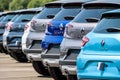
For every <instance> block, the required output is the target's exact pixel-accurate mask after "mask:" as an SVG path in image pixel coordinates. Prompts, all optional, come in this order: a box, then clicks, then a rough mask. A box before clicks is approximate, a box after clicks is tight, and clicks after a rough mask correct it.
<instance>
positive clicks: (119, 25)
mask: <svg viewBox="0 0 120 80" xmlns="http://www.w3.org/2000/svg"><path fill="white" fill-rule="evenodd" d="M93 31H94V32H95V33H113V32H114V33H116V32H120V16H115V17H114V16H113V17H112V16H111V17H106V18H103V19H102V20H101V21H100V23H99V24H98V25H97V27H96V28H95V29H94V30H93Z"/></svg>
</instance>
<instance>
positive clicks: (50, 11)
mask: <svg viewBox="0 0 120 80" xmlns="http://www.w3.org/2000/svg"><path fill="white" fill-rule="evenodd" d="M60 10H61V7H57V8H44V10H42V11H41V12H40V13H39V14H38V16H37V18H38V19H47V16H48V15H55V14H57V13H58V12H59V11H60Z"/></svg>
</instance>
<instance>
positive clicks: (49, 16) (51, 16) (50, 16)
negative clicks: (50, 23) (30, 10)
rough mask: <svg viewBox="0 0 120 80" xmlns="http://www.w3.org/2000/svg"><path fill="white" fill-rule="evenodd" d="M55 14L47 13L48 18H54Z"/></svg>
mask: <svg viewBox="0 0 120 80" xmlns="http://www.w3.org/2000/svg"><path fill="white" fill-rule="evenodd" d="M54 17H55V16H54V15H52V14H50V15H47V18H48V19H52V18H54Z"/></svg>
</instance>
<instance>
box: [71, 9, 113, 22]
mask: <svg viewBox="0 0 120 80" xmlns="http://www.w3.org/2000/svg"><path fill="white" fill-rule="evenodd" d="M108 10H111V9H102V8H101V9H83V10H81V12H80V13H79V14H78V15H77V16H76V17H75V18H74V20H73V22H81V23H86V22H87V19H88V18H97V19H100V17H101V15H102V13H103V12H105V11H108Z"/></svg>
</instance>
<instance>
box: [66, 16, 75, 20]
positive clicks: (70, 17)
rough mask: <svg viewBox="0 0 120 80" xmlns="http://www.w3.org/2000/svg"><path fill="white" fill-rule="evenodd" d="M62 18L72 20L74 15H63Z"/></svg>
mask: <svg viewBox="0 0 120 80" xmlns="http://www.w3.org/2000/svg"><path fill="white" fill-rule="evenodd" d="M64 18H65V20H73V19H74V16H65V17H64Z"/></svg>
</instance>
